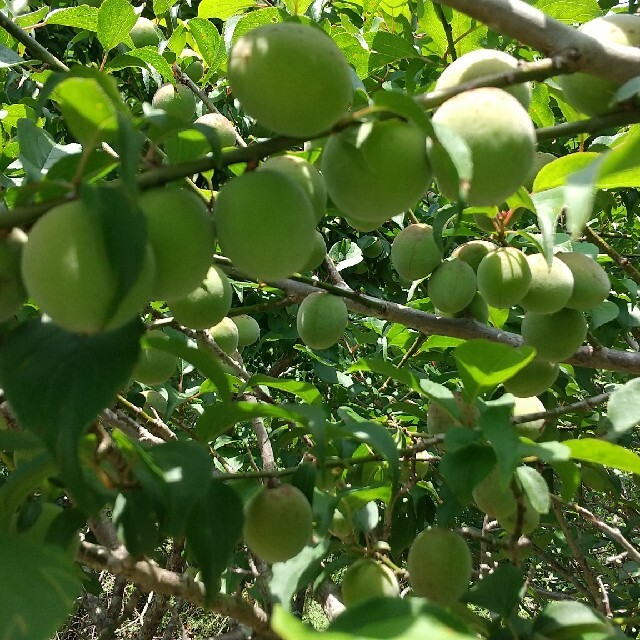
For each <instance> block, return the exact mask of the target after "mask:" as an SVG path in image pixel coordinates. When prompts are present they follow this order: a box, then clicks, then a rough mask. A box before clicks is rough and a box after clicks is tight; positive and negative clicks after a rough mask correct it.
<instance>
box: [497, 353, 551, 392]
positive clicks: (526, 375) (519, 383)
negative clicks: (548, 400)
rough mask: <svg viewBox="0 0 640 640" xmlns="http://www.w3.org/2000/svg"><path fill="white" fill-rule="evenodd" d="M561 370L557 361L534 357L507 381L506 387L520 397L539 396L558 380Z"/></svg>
mask: <svg viewBox="0 0 640 640" xmlns="http://www.w3.org/2000/svg"><path fill="white" fill-rule="evenodd" d="M559 371H560V367H559V366H558V364H557V363H556V362H547V361H546V360H542V359H541V358H534V359H533V360H532V361H531V362H530V363H529V364H528V365H526V366H525V367H524V368H523V369H520V371H518V373H516V375H515V376H513V377H512V378H509V380H507V381H505V383H504V388H505V389H506V390H507V391H508V392H509V393H512V394H513V395H514V396H516V397H518V398H529V397H531V396H538V395H540V394H541V393H543V392H544V391H546V390H547V389H548V388H549V387H550V386H551V385H552V384H553V383H554V382H555V381H556V378H557V377H558V372H559Z"/></svg>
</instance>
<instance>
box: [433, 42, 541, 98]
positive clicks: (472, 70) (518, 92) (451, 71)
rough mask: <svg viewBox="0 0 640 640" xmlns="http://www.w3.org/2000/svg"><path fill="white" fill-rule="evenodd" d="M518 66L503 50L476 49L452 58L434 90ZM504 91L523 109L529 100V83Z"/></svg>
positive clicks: (516, 61)
mask: <svg viewBox="0 0 640 640" xmlns="http://www.w3.org/2000/svg"><path fill="white" fill-rule="evenodd" d="M517 68H518V60H516V58H514V57H513V56H511V55H509V54H508V53H505V52H504V51H497V50H496V49H476V50H475V51H470V52H469V53H465V54H464V55H462V56H460V57H459V58H458V59H457V60H454V61H453V62H452V63H451V64H450V65H449V66H448V67H447V68H446V69H445V70H444V71H443V72H442V74H441V75H440V77H439V78H438V81H437V82H436V86H435V90H436V91H444V90H445V89H449V88H451V87H455V86H456V85H459V84H463V83H465V82H470V81H471V80H476V79H477V78H482V77H483V76H489V75H492V74H494V73H504V72H507V71H513V70H515V69H517ZM505 91H507V92H508V93H510V94H511V95H512V96H513V97H514V98H517V100H518V101H519V102H520V104H522V106H523V107H524V108H525V109H528V108H529V103H530V102H531V84H530V83H529V82H524V83H522V84H516V85H513V86H511V87H506V88H505Z"/></svg>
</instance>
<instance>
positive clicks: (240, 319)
mask: <svg viewBox="0 0 640 640" xmlns="http://www.w3.org/2000/svg"><path fill="white" fill-rule="evenodd" d="M231 320H233V322H234V323H235V325H236V327H237V328H238V347H239V348H242V347H246V346H248V345H250V344H253V343H254V342H258V340H259V339H260V325H259V324H258V321H257V320H256V319H255V318H252V317H251V316H249V315H247V314H246V313H242V314H240V315H238V316H232V318H231Z"/></svg>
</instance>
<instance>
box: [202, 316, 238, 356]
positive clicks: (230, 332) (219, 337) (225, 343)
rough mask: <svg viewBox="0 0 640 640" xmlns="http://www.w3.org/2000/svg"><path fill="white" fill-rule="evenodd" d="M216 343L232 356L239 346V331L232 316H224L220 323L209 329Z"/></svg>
mask: <svg viewBox="0 0 640 640" xmlns="http://www.w3.org/2000/svg"><path fill="white" fill-rule="evenodd" d="M209 333H210V334H211V337H212V338H213V339H214V340H215V342H216V344H217V345H218V346H219V347H220V348H221V349H222V350H223V351H224V352H225V353H226V354H227V355H228V356H230V355H231V354H232V353H233V352H234V351H235V350H236V349H237V348H238V340H239V332H238V327H237V326H236V323H235V322H234V321H233V320H232V319H231V318H222V320H220V322H218V324H215V325H213V327H211V328H210V329H209Z"/></svg>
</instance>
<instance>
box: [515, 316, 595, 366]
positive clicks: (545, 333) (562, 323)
mask: <svg viewBox="0 0 640 640" xmlns="http://www.w3.org/2000/svg"><path fill="white" fill-rule="evenodd" d="M520 333H521V335H522V338H523V340H524V343H525V344H528V345H530V346H532V347H534V348H535V349H536V352H537V355H538V356H539V357H540V358H544V359H545V360H548V361H550V362H563V361H565V360H566V359H567V358H569V357H570V356H572V355H573V354H574V353H575V352H576V351H577V350H578V347H580V345H581V344H582V343H583V342H584V339H585V338H586V337H587V321H586V319H585V317H584V314H583V313H582V311H578V310H577V309H561V310H560V311H556V313H546V314H545V313H533V312H531V311H527V312H526V313H525V314H524V318H523V320H522V326H521V327H520Z"/></svg>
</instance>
